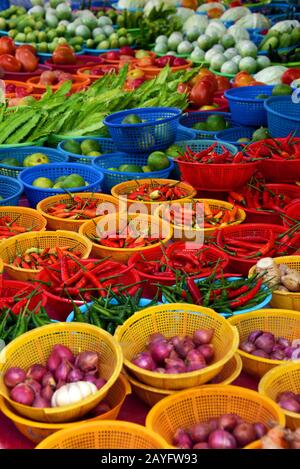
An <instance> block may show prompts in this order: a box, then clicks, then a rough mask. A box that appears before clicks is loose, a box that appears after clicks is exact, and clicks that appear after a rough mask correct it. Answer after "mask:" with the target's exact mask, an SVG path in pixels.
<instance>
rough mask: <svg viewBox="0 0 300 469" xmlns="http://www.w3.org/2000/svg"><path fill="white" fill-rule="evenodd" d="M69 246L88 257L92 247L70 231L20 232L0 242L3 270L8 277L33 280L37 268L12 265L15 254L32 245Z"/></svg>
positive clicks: (36, 273)
mask: <svg viewBox="0 0 300 469" xmlns="http://www.w3.org/2000/svg"><path fill="white" fill-rule="evenodd" d="M57 246H58V247H66V246H68V247H70V248H74V249H75V250H76V251H79V252H81V254H82V258H83V259H85V258H87V257H89V254H90V252H91V249H92V244H91V242H90V241H89V240H88V239H86V238H83V237H82V236H80V235H79V234H78V233H74V232H71V231H62V230H61V231H60V230H58V231H41V232H38V231H35V232H32V233H22V234H20V235H17V236H14V237H13V238H9V239H6V240H4V241H2V242H1V243H0V258H1V259H2V260H3V262H4V266H5V271H6V273H7V274H8V275H9V276H10V278H12V279H15V280H23V281H25V282H26V281H28V280H35V279H36V277H37V275H38V273H39V270H38V269H36V270H33V269H22V268H20V267H15V266H13V265H12V261H13V259H15V257H16V255H17V254H23V253H24V252H25V251H26V250H27V249H29V248H32V247H39V248H43V249H44V248H46V247H50V248H55V247H57Z"/></svg>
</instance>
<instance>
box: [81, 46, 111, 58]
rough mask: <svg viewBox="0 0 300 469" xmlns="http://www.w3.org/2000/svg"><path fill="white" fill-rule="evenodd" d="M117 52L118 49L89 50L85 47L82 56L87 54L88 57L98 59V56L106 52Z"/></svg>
mask: <svg viewBox="0 0 300 469" xmlns="http://www.w3.org/2000/svg"><path fill="white" fill-rule="evenodd" d="M118 50H119V49H89V48H87V47H85V48H84V49H83V51H84V54H88V55H91V56H96V57H98V56H99V54H105V53H106V52H115V51H118Z"/></svg>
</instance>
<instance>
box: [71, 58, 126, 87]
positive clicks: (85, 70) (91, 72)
mask: <svg viewBox="0 0 300 469" xmlns="http://www.w3.org/2000/svg"><path fill="white" fill-rule="evenodd" d="M91 57H93V56H91ZM97 72H98V73H97ZM99 72H101V73H99ZM112 72H114V73H118V72H119V66H118V65H113V64H99V65H96V66H95V65H94V66H93V67H91V66H89V67H82V68H79V69H78V70H77V75H78V76H79V77H81V78H88V79H89V80H90V82H91V83H94V82H95V81H97V80H99V79H100V78H102V77H103V75H105V74H106V73H112Z"/></svg>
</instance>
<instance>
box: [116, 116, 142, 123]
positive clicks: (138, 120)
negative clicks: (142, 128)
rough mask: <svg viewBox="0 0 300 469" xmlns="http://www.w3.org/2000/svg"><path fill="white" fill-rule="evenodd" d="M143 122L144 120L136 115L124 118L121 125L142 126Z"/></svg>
mask: <svg viewBox="0 0 300 469" xmlns="http://www.w3.org/2000/svg"><path fill="white" fill-rule="evenodd" d="M141 122H142V119H141V118H140V117H139V116H137V115H136V114H128V115H127V116H126V117H124V119H123V120H122V122H121V124H140V123H141Z"/></svg>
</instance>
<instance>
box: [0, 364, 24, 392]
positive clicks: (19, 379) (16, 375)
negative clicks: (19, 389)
mask: <svg viewBox="0 0 300 469" xmlns="http://www.w3.org/2000/svg"><path fill="white" fill-rule="evenodd" d="M3 379H4V384H5V385H6V386H7V387H8V388H14V387H15V386H17V384H20V383H23V382H24V381H25V379H26V373H25V371H24V370H22V368H18V367H13V368H9V369H8V370H7V371H6V372H5V375H4V378H3Z"/></svg>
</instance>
